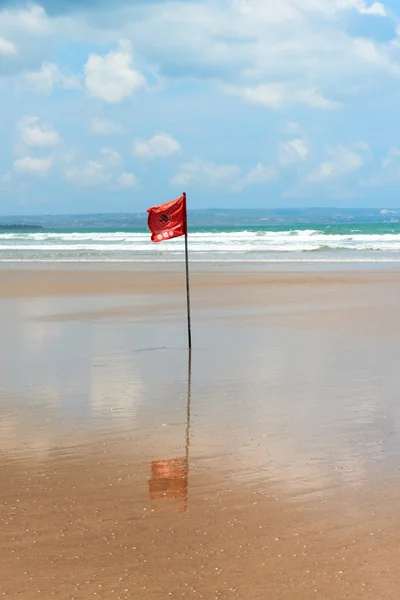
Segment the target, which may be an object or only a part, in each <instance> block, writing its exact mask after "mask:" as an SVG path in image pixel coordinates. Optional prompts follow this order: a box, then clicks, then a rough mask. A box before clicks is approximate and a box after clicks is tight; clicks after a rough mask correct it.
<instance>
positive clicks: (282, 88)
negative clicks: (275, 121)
mask: <svg viewBox="0 0 400 600" xmlns="http://www.w3.org/2000/svg"><path fill="white" fill-rule="evenodd" d="M221 89H222V91H223V92H225V93H226V94H230V95H232V96H237V97H238V98H241V99H242V100H244V101H245V102H248V103H249V104H255V105H256V106H262V107H265V108H271V109H281V108H286V107H290V106H293V105H296V104H303V105H305V106H309V107H311V108H317V109H320V110H332V109H335V108H338V106H339V105H338V103H337V102H335V101H333V100H329V99H328V98H325V97H324V96H323V95H322V94H320V93H319V92H318V91H317V90H316V89H314V88H310V89H302V88H296V87H295V86H293V85H290V84H285V83H266V84H261V85H257V86H237V85H223V86H222V87H221Z"/></svg>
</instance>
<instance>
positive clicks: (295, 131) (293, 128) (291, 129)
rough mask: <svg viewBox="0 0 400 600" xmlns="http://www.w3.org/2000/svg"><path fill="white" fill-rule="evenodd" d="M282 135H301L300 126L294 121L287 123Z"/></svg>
mask: <svg viewBox="0 0 400 600" xmlns="http://www.w3.org/2000/svg"><path fill="white" fill-rule="evenodd" d="M283 133H286V134H288V135H299V134H301V133H302V128H301V125H300V124H299V123H296V122H295V121H289V123H286V125H285V127H284V128H283Z"/></svg>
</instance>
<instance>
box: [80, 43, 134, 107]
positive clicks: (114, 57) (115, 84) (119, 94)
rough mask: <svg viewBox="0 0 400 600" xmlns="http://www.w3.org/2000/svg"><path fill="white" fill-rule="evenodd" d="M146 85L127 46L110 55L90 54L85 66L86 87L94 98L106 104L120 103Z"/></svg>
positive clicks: (122, 45) (121, 46)
mask: <svg viewBox="0 0 400 600" xmlns="http://www.w3.org/2000/svg"><path fill="white" fill-rule="evenodd" d="M145 85H146V79H145V77H144V76H143V75H142V74H141V73H140V71H138V70H136V69H134V68H133V59H132V55H131V52H130V49H129V47H128V45H127V44H123V43H121V44H120V45H119V47H118V49H117V50H112V51H111V52H109V53H108V54H106V55H104V56H101V55H100V54H90V55H89V58H88V61H87V63H86V65H85V87H86V90H87V91H88V92H89V94H91V95H92V96H94V97H96V98H100V99H101V100H104V102H109V103H118V102H122V101H123V100H126V99H127V98H130V97H131V96H132V94H133V93H134V92H135V91H136V90H138V89H140V88H142V87H144V86H145Z"/></svg>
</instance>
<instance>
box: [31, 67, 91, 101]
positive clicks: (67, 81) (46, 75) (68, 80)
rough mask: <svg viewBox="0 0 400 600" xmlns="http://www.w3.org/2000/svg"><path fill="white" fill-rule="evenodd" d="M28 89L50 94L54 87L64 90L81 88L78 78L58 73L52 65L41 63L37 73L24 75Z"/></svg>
mask: <svg viewBox="0 0 400 600" xmlns="http://www.w3.org/2000/svg"><path fill="white" fill-rule="evenodd" d="M25 77H26V81H27V82H28V84H29V87H30V88H31V89H32V90H34V91H35V92H39V93H43V94H51V92H52V91H53V89H54V88H55V87H60V88H62V89H64V90H78V89H80V87H81V84H80V82H79V79H78V77H76V76H75V75H67V74H65V73H63V72H62V71H60V69H59V67H58V65H56V64H54V63H49V62H46V63H43V64H42V66H41V68H40V69H39V71H34V72H31V73H27V74H26V76H25Z"/></svg>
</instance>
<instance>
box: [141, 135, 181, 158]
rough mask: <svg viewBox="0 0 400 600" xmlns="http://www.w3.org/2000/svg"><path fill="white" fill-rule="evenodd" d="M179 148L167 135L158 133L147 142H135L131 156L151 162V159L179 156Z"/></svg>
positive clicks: (175, 141)
mask: <svg viewBox="0 0 400 600" xmlns="http://www.w3.org/2000/svg"><path fill="white" fill-rule="evenodd" d="M180 151H181V146H180V144H179V142H178V141H177V140H176V139H175V138H174V137H172V135H170V134H169V133H164V132H163V131H160V132H159V133H156V134H155V135H154V136H153V137H152V138H150V139H149V140H136V141H135V142H134V144H133V154H134V156H136V157H137V158H144V159H147V160H151V159H153V158H166V157H167V156H171V155H172V154H179V152H180Z"/></svg>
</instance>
